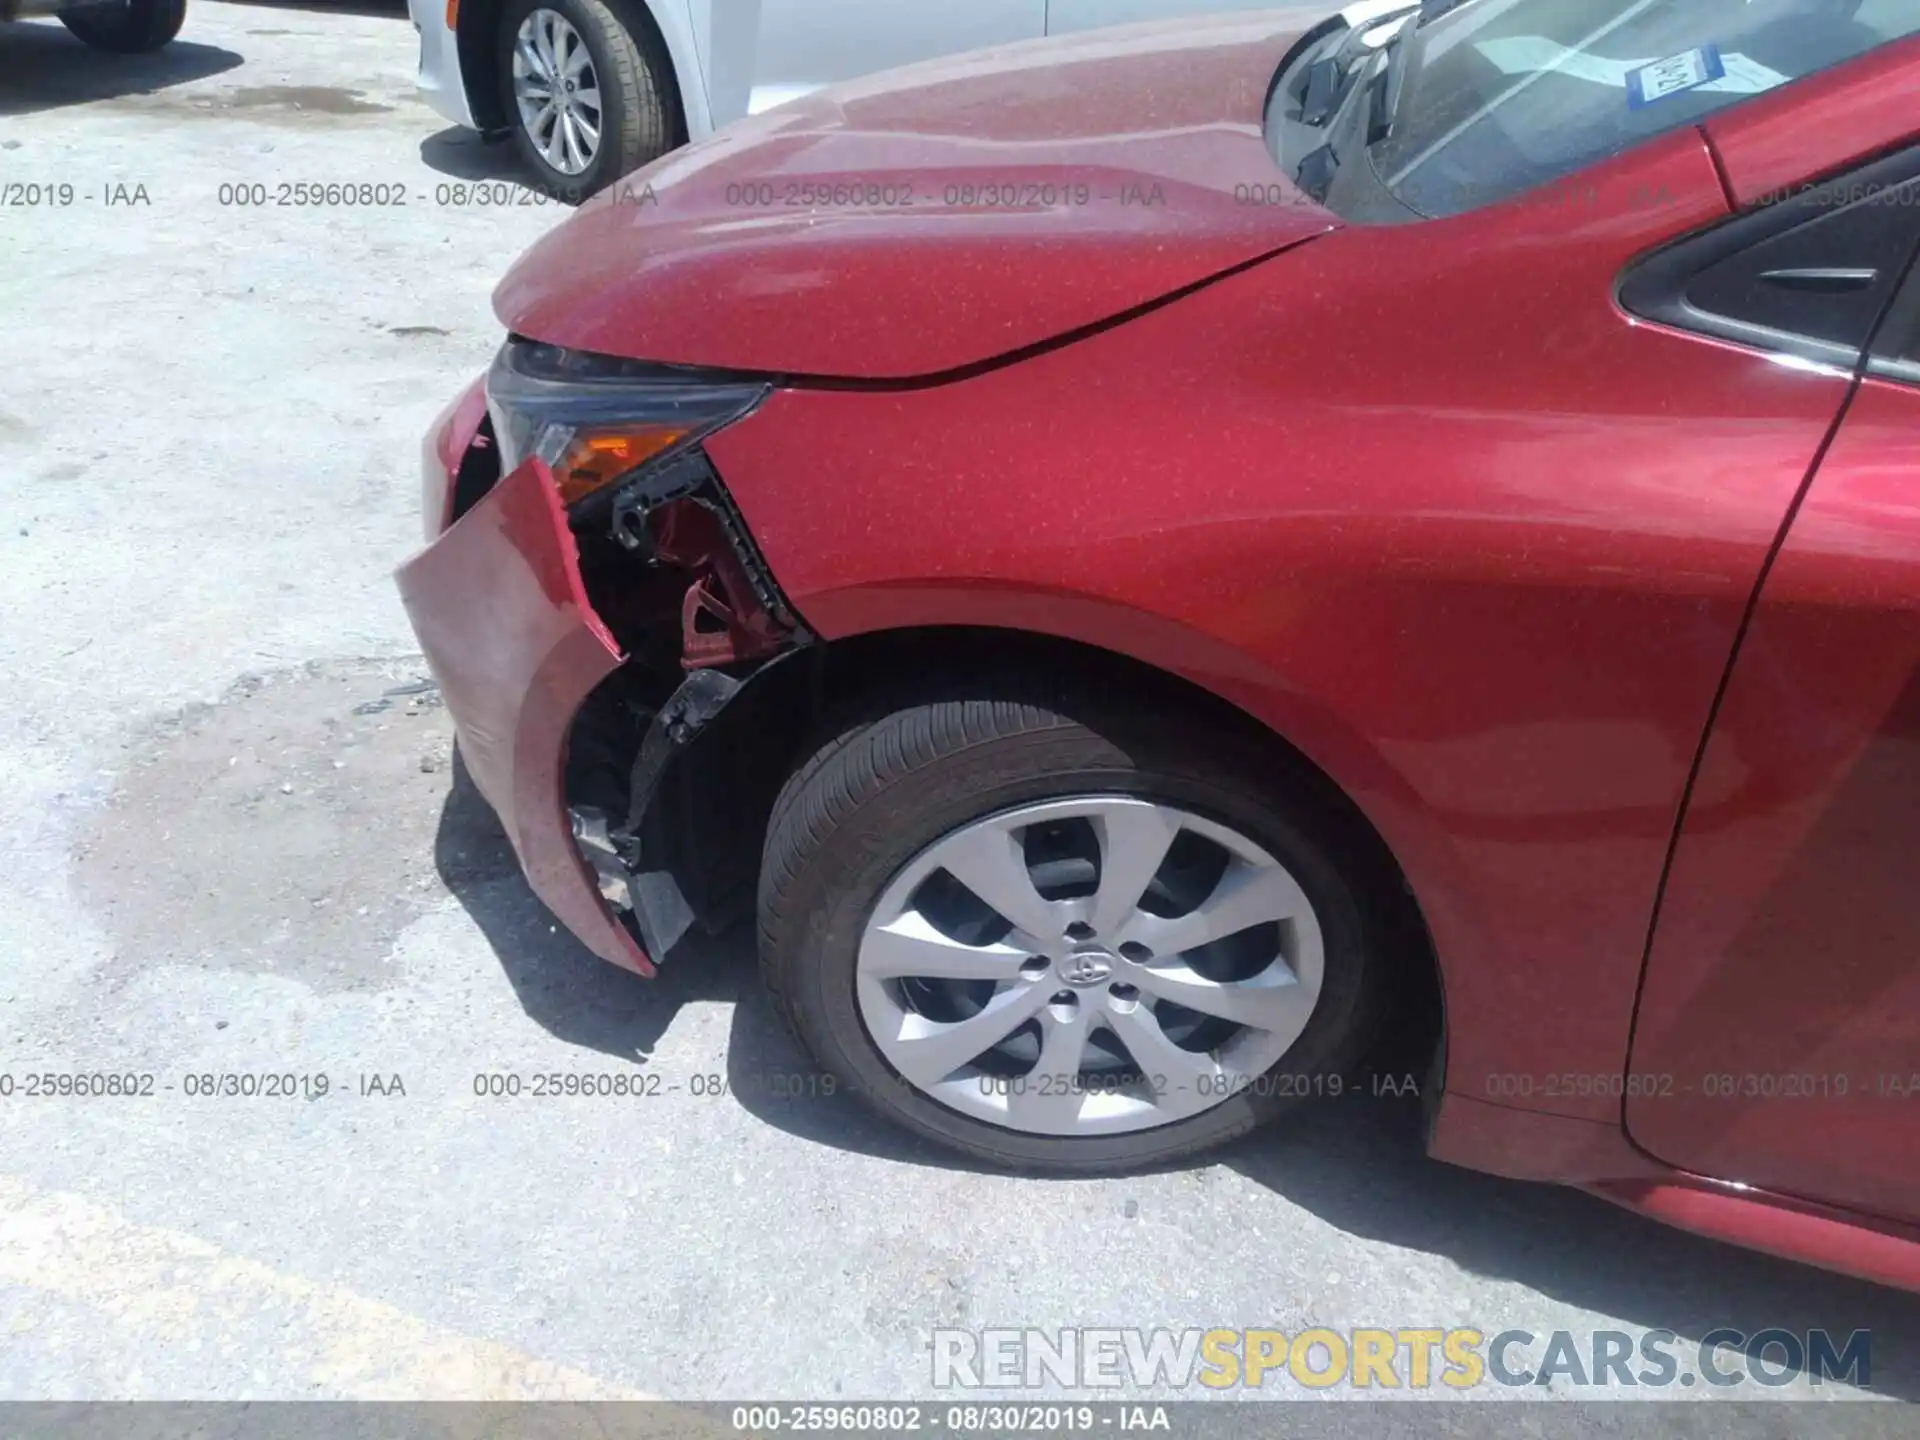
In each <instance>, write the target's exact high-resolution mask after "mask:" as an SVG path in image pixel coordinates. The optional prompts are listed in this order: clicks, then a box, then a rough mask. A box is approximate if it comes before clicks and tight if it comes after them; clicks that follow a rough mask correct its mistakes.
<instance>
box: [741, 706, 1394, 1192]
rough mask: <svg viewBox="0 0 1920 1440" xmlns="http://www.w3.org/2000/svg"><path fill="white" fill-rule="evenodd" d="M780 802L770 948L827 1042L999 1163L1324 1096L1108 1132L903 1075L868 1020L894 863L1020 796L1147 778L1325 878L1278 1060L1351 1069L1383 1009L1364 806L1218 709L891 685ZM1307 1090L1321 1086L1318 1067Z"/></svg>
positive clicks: (1079, 1155) (1048, 1163)
mask: <svg viewBox="0 0 1920 1440" xmlns="http://www.w3.org/2000/svg"><path fill="white" fill-rule="evenodd" d="M823 739H824V743H821V744H819V745H818V747H817V748H816V749H814V750H813V752H812V754H811V757H810V758H808V759H807V760H805V761H804V762H803V763H802V764H801V766H800V768H799V769H798V770H796V771H795V773H794V774H793V775H792V776H791V777H790V778H789V779H788V781H787V783H786V785H785V787H784V788H783V789H782V790H781V792H780V795H779V797H778V799H777V800H776V801H775V803H774V807H773V812H772V815H771V817H770V820H769V824H768V830H767V838H766V846H765V852H764V855H763V859H762V864H761V872H760V895H759V924H760V959H761V968H762V973H763V976H764V978H765V979H766V981H767V984H768V986H769V988H770V989H771V990H772V991H773V994H774V997H775V1000H776V1002H777V1004H778V1005H779V1007H780V1008H781V1010H782V1011H783V1013H784V1014H785V1015H786V1017H787V1019H788V1021H789V1023H790V1024H791V1025H792V1026H793V1028H794V1030H795V1032H796V1033H797V1034H798V1035H799V1036H800V1038H801V1040H802V1042H803V1043H804V1044H805V1045H806V1046H807V1048H808V1049H809V1050H810V1051H811V1052H812V1053H813V1055H814V1058H815V1059H816V1060H817V1061H818V1062H819V1063H820V1064H821V1065H822V1066H823V1067H824V1068H825V1069H826V1070H828V1071H829V1072H831V1073H832V1074H833V1075H834V1076H835V1077H836V1078H837V1079H838V1081H839V1082H840V1083H841V1084H842V1085H844V1086H846V1087H848V1088H849V1089H851V1090H852V1091H854V1092H856V1093H857V1094H859V1095H860V1096H861V1097H862V1098H863V1099H865V1100H866V1101H867V1103H869V1104H870V1105H871V1106H873V1108H874V1109H876V1110H877V1111H879V1112H880V1113H881V1114H882V1115H884V1116H886V1117H887V1118H889V1119H892V1120H894V1121H896V1122H898V1123H900V1124H902V1125H904V1126H906V1127H907V1128H909V1129H911V1130H913V1131H916V1132H918V1133H919V1134H921V1135H924V1136H926V1137H928V1138H929V1139H932V1140H934V1141H936V1142H938V1143H940V1144H942V1145H945V1146H948V1147H951V1148H953V1149H957V1150H960V1151H964V1152H965V1153H966V1154H968V1155H970V1156H973V1157H975V1158H976V1159H979V1160H983V1161H986V1162H989V1163H991V1164H993V1165H996V1166H1003V1167H1010V1168H1014V1169H1021V1170H1029V1171H1044V1172H1051V1173H1061V1174H1080V1175H1087V1174H1101V1173H1111V1172H1117V1171H1124V1170H1130V1169H1137V1168H1141V1167H1145V1166H1153V1165H1159V1164H1164V1163H1166V1162H1169V1161H1172V1160H1176V1159H1179V1158H1182V1157H1185V1156H1188V1155H1191V1154H1194V1153H1196V1152H1198V1151H1201V1150H1205V1149H1208V1148H1210V1147H1212V1146H1215V1145H1218V1144H1221V1143H1223V1142H1225V1141H1228V1140H1231V1139H1233V1138H1235V1137H1236V1136H1239V1135H1243V1134H1245V1133H1247V1132H1248V1131H1250V1130H1252V1129H1254V1128H1255V1127H1256V1126H1259V1125H1262V1124H1264V1123H1266V1122H1267V1121H1269V1120H1271V1119H1273V1118H1274V1117H1275V1116H1277V1115H1279V1114H1281V1113H1282V1112H1284V1111H1285V1110H1287V1109H1289V1108H1291V1106H1292V1105H1293V1104H1295V1103H1297V1101H1298V1099H1300V1098H1304V1097H1303V1096H1302V1095H1300V1094H1299V1093H1281V1087H1279V1086H1277V1085H1274V1086H1253V1087H1249V1088H1247V1089H1244V1090H1242V1091H1241V1092H1240V1093H1239V1094H1237V1095H1235V1096H1233V1097H1232V1098H1230V1099H1228V1100H1226V1101H1224V1102H1222V1103H1220V1104H1218V1105H1216V1106H1214V1107H1213V1108H1212V1109H1210V1110H1206V1111H1203V1112H1201V1113H1199V1114H1197V1115H1192V1116H1188V1117H1186V1118H1185V1119H1181V1120H1178V1121H1175V1122H1172V1123H1170V1124H1166V1125H1162V1126H1159V1127H1157V1128H1153V1129H1146V1130H1137V1131H1133V1132H1129V1133H1125V1134H1117V1135H1104V1136H1093V1137H1084V1138H1082V1137H1053V1136H1044V1135H1036V1134H1028V1133H1023V1132H1021V1131H1017V1130H1011V1129H1007V1128H1003V1127H1001V1126H998V1125H994V1124H991V1123H988V1122H986V1121H983V1120H979V1119H975V1118H973V1117H970V1116H966V1115H962V1114H960V1113H959V1112H957V1111H955V1110H952V1109H950V1108H948V1107H946V1106H944V1105H941V1104H939V1103H937V1102H935V1101H934V1100H932V1099H931V1098H929V1097H928V1096H926V1095H925V1094H923V1093H922V1092H921V1091H919V1090H917V1089H915V1088H914V1087H913V1086H911V1085H910V1084H908V1083H907V1082H906V1081H904V1080H903V1079H901V1078H900V1077H899V1076H898V1075H897V1074H896V1073H895V1072H894V1070H893V1069H892V1068H891V1067H890V1066H889V1065H888V1064H887V1062H886V1060H885V1059H884V1058H883V1056H882V1054H881V1052H880V1051H879V1049H878V1048H877V1047H876V1046H875V1045H874V1043H873V1041H872V1040H871V1039H870V1038H869V1037H868V1034H867V1030H866V1027H865V1025H864V1023H863V1022H862V1020H861V1017H860V1013H859V1009H858V1003H857V1000H856V992H855V958H856V952H857V949H858V945H859V941H860V936H861V933H862V930H863V928H864V925H865V923H866V919H867V917H868V915H869V914H870V913H871V910H872V907H873V905H874V904H875V902H876V901H877V899H878V897H879V896H880V894H881V892H882V891H883V890H884V889H885V887H886V885H887V883H888V881H889V880H890V879H891V878H892V877H893V876H894V875H895V874H896V873H898V871H899V870H900V869H901V868H902V867H903V866H904V865H905V864H907V862H908V861H909V860H910V859H911V858H912V857H913V856H915V855H916V854H918V853H919V852H920V851H921V850H923V849H924V848H925V847H926V846H927V845H929V844H931V843H932V842H933V841H934V840H935V839H937V838H938V837H940V836H942V835H944V834H946V833H948V832H949V831H951V830H953V829H955V828H957V827H958V826H960V825H962V824H964V823H966V822H967V821H970V820H973V819H976V818H978V817H981V816H984V815H989V814H992V813H995V812H997V811H1001V810H1005V809H1008V808H1010V807H1012V806H1016V805H1021V804H1026V803H1030V802H1033V801H1039V800H1045V799H1049V798H1053V797H1059V796H1066V795H1071V794H1080V793H1120V794H1133V795H1139V796H1142V797H1146V798H1151V799H1155V800H1160V801H1163V802H1166V803H1169V804H1173V805H1177V806H1179V807H1181V808H1183V809H1185V810H1188V811H1190V812H1192V813H1194V814H1197V815H1201V816H1203V817H1205V818H1208V819H1211V820H1214V821H1217V822H1220V823H1224V824H1226V825H1229V826H1231V827H1233V828H1234V829H1235V830H1238V831H1239V832H1240V833H1241V834H1243V835H1245V836H1247V837H1248V838H1249V839H1251V840H1253V841H1255V842H1256V843H1257V844H1259V845H1260V846H1262V847H1263V848H1265V849H1266V850H1267V851H1268V853H1270V854H1271V855H1273V856H1274V857H1275V858H1276V859H1278V860H1279V861H1280V862H1281V864H1283V865H1285V866H1286V867H1287V868H1288V870H1290V871H1291V872H1292V874H1293V876H1294V878H1295V879H1296V880H1297V881H1298V882H1299V883H1300V884H1301V886H1302V887H1303V888H1304V889H1305V891H1306V893H1307V895H1308V898H1309V899H1310V900H1311V902H1312V904H1313V906H1314V909H1315V912H1316V914H1317V916H1318V918H1319V921H1320V926H1321V930H1322V934H1323V938H1324V942H1325V955H1326V962H1325V974H1324V977H1323V980H1322V988H1321V994H1320V998H1319V1003H1318V1004H1317V1006H1316V1008H1315V1010H1314V1014H1313V1018H1312V1019H1311V1020H1310V1021H1309V1023H1308V1025H1307V1028H1306V1030H1305V1031H1304V1032H1303V1033H1302V1034H1301V1035H1300V1037H1299V1038H1298V1039H1297V1040H1296V1041H1295V1042H1294V1044H1293V1046H1292V1048H1291V1049H1289V1050H1288V1051H1287V1053H1286V1055H1285V1056H1284V1057H1283V1058H1282V1059H1281V1061H1280V1062H1279V1063H1278V1065H1277V1066H1276V1067H1275V1071H1273V1072H1269V1073H1270V1074H1271V1073H1276V1072H1279V1071H1284V1072H1285V1073H1286V1074H1287V1075H1289V1076H1322V1077H1326V1078H1327V1080H1328V1082H1329V1083H1331V1078H1332V1077H1333V1076H1336V1075H1337V1076H1340V1077H1342V1083H1343V1084H1344V1083H1345V1082H1346V1077H1347V1076H1348V1075H1349V1073H1350V1071H1351V1070H1352V1068H1353V1066H1354V1065H1355V1064H1356V1063H1357V1062H1358V1061H1359V1060H1360V1059H1361V1058H1362V1056H1363V1055H1364V1053H1365V1051H1366V1049H1367V1047H1368V1045H1369V1043H1370V1041H1371V1039H1372V1037H1373V1034H1374V1031H1375V1028H1376V1020H1377V1017H1378V1016H1379V1015H1380V1014H1381V1013H1382V1012H1383V1010H1384V1007H1383V1006H1382V1004H1381V1003H1380V1000H1381V991H1382V988H1383V973H1382V972H1383V970H1384V968H1385V966H1384V963H1383V962H1382V961H1381V960H1380V958H1379V955H1378V953H1377V952H1378V949H1379V946H1378V944H1377V941H1376V936H1375V934H1374V928H1373V922H1371V921H1370V920H1369V919H1368V909H1373V908H1374V907H1368V908H1367V909H1363V907H1362V905H1361V904H1360V903H1359V895H1360V893H1362V892H1361V887H1360V886H1359V885H1358V884H1357V883H1355V882H1354V881H1353V880H1350V879H1349V875H1348V873H1347V872H1348V871H1349V870H1352V871H1354V872H1355V873H1357V872H1358V868H1359V867H1357V866H1351V865H1347V866H1343V863H1342V862H1341V861H1340V860H1339V859H1338V858H1337V856H1338V855H1339V854H1340V853H1341V851H1342V849H1343V848H1346V847H1347V846H1348V845H1349V844H1350V841H1348V840H1347V839H1346V838H1345V837H1347V836H1348V833H1349V832H1348V829H1347V822H1344V821H1343V820H1341V819H1340V818H1339V817H1338V816H1337V815H1336V814H1335V813H1334V807H1333V806H1331V805H1330V804H1329V802H1328V800H1327V798H1326V797H1325V795H1324V793H1323V791H1322V790H1321V789H1320V788H1319V786H1318V785H1317V784H1316V783H1315V782H1313V781H1311V780H1310V779H1309V778H1308V777H1306V776H1304V775H1300V774H1296V773H1289V771H1288V768H1287V766H1286V765H1285V763H1284V761H1282V760H1279V759H1277V758H1276V756H1275V754H1274V753H1273V751H1272V750H1271V749H1270V748H1269V747H1266V746H1264V745H1260V744H1257V743H1254V742H1253V741H1252V740H1251V739H1250V738H1249V737H1248V736H1246V735H1245V734H1243V733H1241V732H1240V731H1238V730H1237V729H1235V728H1233V727H1230V726H1224V725H1221V724H1219V723H1217V722H1215V721H1214V720H1213V719H1212V718H1211V717H1209V716H1204V715H1185V716H1183V715H1182V714H1180V713H1179V712H1178V710H1177V709H1176V710H1175V711H1173V712H1171V713H1170V712H1169V710H1168V708H1167V707H1165V706H1163V705H1157V704H1156V705H1145V706H1143V705H1141V704H1139V703H1138V699H1137V697H1133V698H1131V699H1130V698H1129V697H1128V696H1126V695H1124V694H1121V693H1116V692H1114V691H1112V690H1107V689H1104V688H1102V687H1099V686H1095V685H1092V684H1082V683H1079V682H1076V681H1075V680H1074V679H1073V678H1072V677H1070V676H1069V677H1059V676H1054V675H1045V674H1040V673H1037V672H1023V671H1014V672H1002V673H999V674H992V673H981V674H979V675H978V676H977V677H975V678H973V679H970V680H969V679H964V678H960V679H955V680H953V681H950V682H947V683H946V684H944V685H942V686H940V687H939V688H937V689H929V688H928V687H925V686H922V687H919V688H918V689H917V690H915V689H908V690H906V691H904V692H899V691H896V692H894V693H892V694H890V695H888V694H882V695H876V696H874V697H873V698H871V699H870V700H869V701H867V702H866V703H864V704H861V705H858V706H856V707H855V708H854V709H852V710H851V711H850V712H849V713H847V714H845V715H844V716H843V717H841V718H840V719H839V720H838V721H837V722H836V723H833V724H831V725H830V726H829V727H828V729H827V733H826V734H825V736H824V737H823ZM1288 1088H1289V1089H1290V1090H1292V1091H1295V1092H1298V1091H1308V1092H1310V1090H1311V1087H1310V1086H1292V1087H1288Z"/></svg>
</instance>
